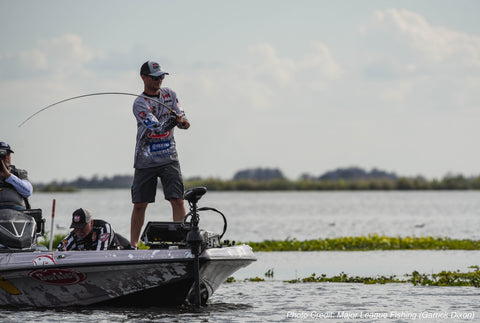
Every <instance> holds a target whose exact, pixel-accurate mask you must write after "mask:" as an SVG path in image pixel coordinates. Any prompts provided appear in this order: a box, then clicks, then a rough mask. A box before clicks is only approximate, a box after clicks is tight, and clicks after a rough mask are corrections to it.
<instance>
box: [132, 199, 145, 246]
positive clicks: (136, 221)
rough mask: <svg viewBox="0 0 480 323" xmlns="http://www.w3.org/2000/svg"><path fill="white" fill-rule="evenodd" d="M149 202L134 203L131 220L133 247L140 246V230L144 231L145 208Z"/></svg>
mask: <svg viewBox="0 0 480 323" xmlns="http://www.w3.org/2000/svg"><path fill="white" fill-rule="evenodd" d="M147 205H148V203H135V204H133V211H132V219H131V222H130V244H131V245H132V247H135V248H136V247H137V246H138V239H139V238H140V231H142V226H143V222H145V210H146V209H147Z"/></svg>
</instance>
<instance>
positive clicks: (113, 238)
mask: <svg viewBox="0 0 480 323" xmlns="http://www.w3.org/2000/svg"><path fill="white" fill-rule="evenodd" d="M70 228H73V230H72V231H71V232H70V233H69V234H68V235H67V236H66V237H65V239H63V240H62V242H60V244H59V245H58V247H57V250H58V251H68V250H112V249H130V248H131V247H130V243H129V242H128V240H127V239H125V238H124V237H122V236H121V235H119V234H115V232H114V231H113V230H112V227H111V226H110V224H109V223H108V222H106V221H103V220H94V219H93V217H92V214H91V213H90V211H88V210H86V209H84V208H80V209H78V210H75V211H74V212H73V214H72V224H71V226H70Z"/></svg>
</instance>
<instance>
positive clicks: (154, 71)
mask: <svg viewBox="0 0 480 323" xmlns="http://www.w3.org/2000/svg"><path fill="white" fill-rule="evenodd" d="M163 74H167V75H169V74H168V73H167V72H165V71H162V68H161V67H160V65H159V64H158V63H157V62H153V61H147V62H145V63H143V65H142V67H141V68H140V75H150V76H162V75H163Z"/></svg>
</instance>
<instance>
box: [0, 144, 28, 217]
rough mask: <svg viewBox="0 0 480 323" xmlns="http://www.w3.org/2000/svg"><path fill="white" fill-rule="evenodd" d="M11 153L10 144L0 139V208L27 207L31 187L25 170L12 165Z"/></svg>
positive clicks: (17, 208) (20, 208)
mask: <svg viewBox="0 0 480 323" xmlns="http://www.w3.org/2000/svg"><path fill="white" fill-rule="evenodd" d="M12 153H13V150H12V149H11V148H10V145H9V144H7V143H6V142H3V141H0V209H16V210H25V209H29V208H30V205H29V204H28V200H27V198H28V197H29V196H30V195H32V192H33V187H32V184H31V183H30V182H29V181H28V176H27V175H28V174H27V171H25V170H23V169H18V168H16V167H15V166H14V165H12V157H11V154H12Z"/></svg>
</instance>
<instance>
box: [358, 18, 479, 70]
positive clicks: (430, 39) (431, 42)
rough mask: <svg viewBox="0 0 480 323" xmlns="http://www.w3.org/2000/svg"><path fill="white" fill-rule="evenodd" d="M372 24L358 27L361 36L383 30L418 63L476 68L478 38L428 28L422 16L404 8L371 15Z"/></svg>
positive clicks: (443, 29)
mask: <svg viewBox="0 0 480 323" xmlns="http://www.w3.org/2000/svg"><path fill="white" fill-rule="evenodd" d="M374 17H375V18H374V21H373V22H372V23H371V24H370V25H366V26H363V27H362V28H361V30H362V33H363V34H368V33H372V32H378V31H380V30H381V31H383V32H384V33H386V34H387V35H388V36H389V37H396V38H398V39H400V40H401V41H403V43H404V45H405V46H408V47H410V48H411V49H412V50H413V51H414V53H415V54H417V55H418V56H417V58H418V59H422V64H427V65H429V66H430V65H435V66H436V67H438V66H439V65H443V66H444V68H443V69H442V70H444V71H445V70H447V68H448V67H447V66H452V65H453V66H456V67H464V68H476V69H478V68H480V37H479V36H476V35H469V34H466V33H462V32H458V31H454V30H450V29H448V28H445V27H443V26H433V25H431V24H430V23H429V22H428V21H427V19H426V18H425V17H423V16H422V15H420V14H418V13H415V12H411V11H408V10H406V9H388V10H378V11H376V12H375V15H374Z"/></svg>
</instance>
